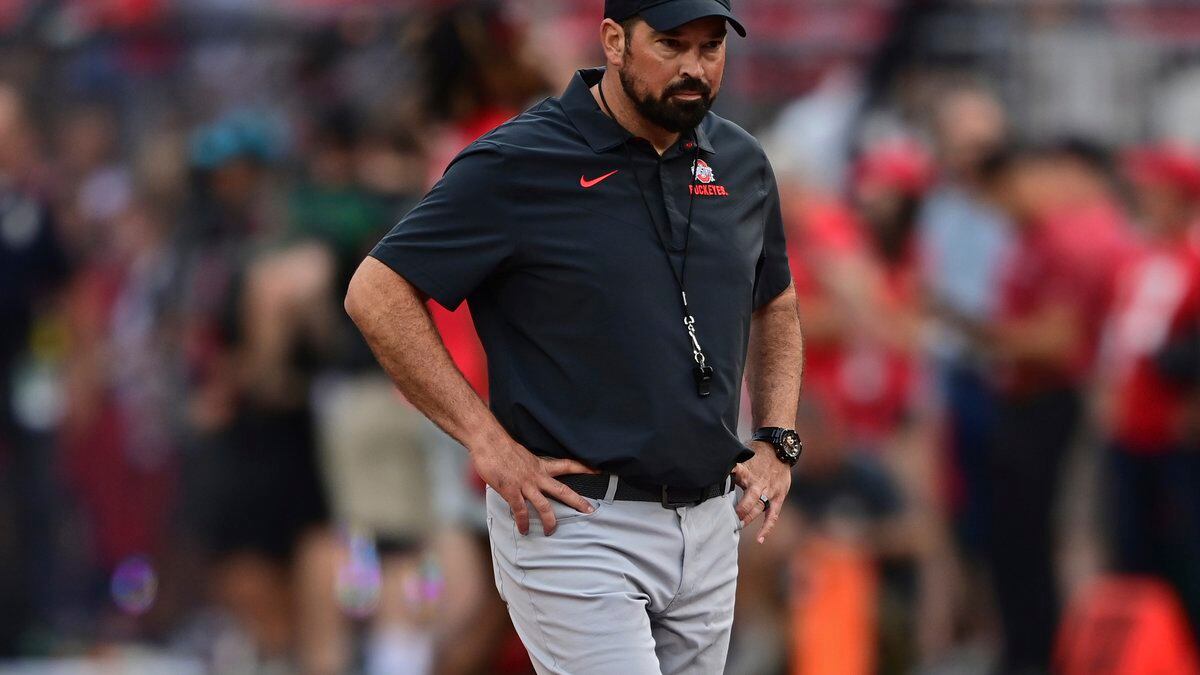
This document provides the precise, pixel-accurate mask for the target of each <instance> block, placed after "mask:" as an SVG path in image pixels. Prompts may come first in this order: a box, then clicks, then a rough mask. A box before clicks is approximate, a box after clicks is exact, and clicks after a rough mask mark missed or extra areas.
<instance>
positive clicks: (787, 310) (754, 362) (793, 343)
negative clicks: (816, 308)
mask: <svg viewBox="0 0 1200 675" xmlns="http://www.w3.org/2000/svg"><path fill="white" fill-rule="evenodd" d="M803 364H804V344H803V341H802V339H801V337H800V315H799V312H798V311H797V308H796V291H795V287H794V286H789V287H788V289H787V290H786V291H784V292H783V293H780V294H779V295H778V296H777V297H776V298H775V299H774V300H772V301H771V302H769V303H767V304H766V305H764V306H763V307H760V308H759V309H758V310H757V311H756V312H754V316H753V317H752V318H751V320H750V348H749V354H748V356H747V360H746V380H747V384H748V387H749V390H750V410H751V417H752V419H753V424H754V427H755V428H759V427H784V428H789V429H790V428H791V427H792V426H794V425H795V423H796V408H797V406H798V405H799V401H800V377H801V372H802V371H803Z"/></svg>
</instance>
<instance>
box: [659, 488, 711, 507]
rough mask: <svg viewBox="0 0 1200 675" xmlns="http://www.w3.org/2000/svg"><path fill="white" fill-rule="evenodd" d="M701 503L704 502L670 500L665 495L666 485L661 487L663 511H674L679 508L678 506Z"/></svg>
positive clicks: (696, 500)
mask: <svg viewBox="0 0 1200 675" xmlns="http://www.w3.org/2000/svg"><path fill="white" fill-rule="evenodd" d="M702 501H704V500H703V499H686V500H682V501H680V500H677V499H676V500H672V499H671V497H670V496H669V495H668V494H667V486H666V485H664V486H662V506H663V508H664V509H675V508H679V507H680V506H695V505H697V504H699V503H700V502H702Z"/></svg>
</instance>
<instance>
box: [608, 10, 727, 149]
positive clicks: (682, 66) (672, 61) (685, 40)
mask: <svg viewBox="0 0 1200 675" xmlns="http://www.w3.org/2000/svg"><path fill="white" fill-rule="evenodd" d="M725 33H726V26H725V19H723V18H721V17H717V16H710V17H704V18H701V19H696V20H695V21H691V22H689V23H686V24H684V25H682V26H680V27H678V28H675V29H674V30H670V31H667V32H665V33H660V32H658V31H656V30H654V29H653V28H651V27H650V25H649V24H647V23H646V22H645V21H641V20H637V21H636V22H635V23H634V24H633V26H632V28H631V30H629V31H627V32H626V35H625V60H624V62H623V63H622V64H621V68H620V71H619V75H620V76H621V86H622V88H624V90H625V94H626V95H627V96H629V98H630V99H631V100H632V101H633V103H634V106H635V107H636V108H637V111H638V112H639V113H640V114H641V115H642V117H645V118H646V119H647V120H649V121H650V122H651V123H652V124H654V125H656V126H658V127H661V128H663V129H666V130H667V131H670V132H672V133H682V132H684V131H688V130H690V129H693V128H695V126H696V125H697V124H699V123H700V120H702V119H704V115H705V114H706V113H707V112H708V109H709V108H711V107H712V104H713V101H714V100H715V99H716V97H717V92H718V91H720V90H721V78H722V77H723V76H724V74H725Z"/></svg>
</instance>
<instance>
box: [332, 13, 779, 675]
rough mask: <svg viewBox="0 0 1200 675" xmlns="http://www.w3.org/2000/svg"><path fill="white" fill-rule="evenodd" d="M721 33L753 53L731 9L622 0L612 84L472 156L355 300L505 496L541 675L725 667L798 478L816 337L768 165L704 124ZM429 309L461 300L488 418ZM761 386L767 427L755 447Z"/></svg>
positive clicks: (376, 260) (353, 294)
mask: <svg viewBox="0 0 1200 675" xmlns="http://www.w3.org/2000/svg"><path fill="white" fill-rule="evenodd" d="M726 22H728V23H729V24H730V25H732V26H733V27H734V29H735V30H736V31H737V32H738V33H739V34H744V31H743V29H742V27H741V24H739V23H738V22H737V20H736V19H735V18H734V17H733V16H732V14H731V12H730V8H729V6H728V3H727V2H724V1H723V0H667V1H666V2H663V1H661V0H660V1H658V2H638V1H634V0H625V1H617V0H609V1H608V2H607V3H606V5H605V19H604V21H603V23H602V24H601V30H600V37H601V41H602V45H603V47H604V53H605V57H606V60H607V66H608V67H607V68H605V69H595V70H583V71H580V72H579V73H577V74H576V76H575V77H574V79H573V80H572V82H571V84H570V86H569V87H568V88H567V90H566V92H565V93H564V94H563V96H562V97H561V98H559V99H548V100H546V101H543V102H542V103H540V104H538V105H537V106H535V107H533V108H532V109H530V110H529V111H527V112H526V113H524V114H522V115H519V116H517V117H516V118H514V119H513V120H511V121H509V122H508V123H506V124H504V125H502V126H501V127H499V128H498V129H497V130H495V131H493V132H491V133H489V134H487V135H485V136H484V137H482V138H481V139H480V140H479V141H477V142H475V143H474V144H472V145H471V146H470V147H468V148H467V149H466V150H465V151H463V153H462V154H460V155H459V157H458V158H457V159H456V160H455V161H454V162H453V163H452V164H451V166H450V168H448V169H447V171H446V174H445V176H444V177H443V178H442V180H441V182H439V183H438V185H436V186H435V187H434V188H433V190H432V191H431V192H430V193H429V195H427V196H426V198H425V199H424V200H423V201H422V203H421V204H420V205H419V206H417V208H416V209H414V210H413V211H412V212H411V213H410V214H409V215H408V216H406V217H405V218H404V220H402V221H401V222H400V223H399V224H398V225H397V226H396V227H395V229H393V230H392V232H391V233H389V234H388V235H387V236H386V237H385V238H384V239H383V241H382V242H380V244H379V246H377V247H376V248H375V250H374V251H373V252H372V254H371V257H370V258H368V259H367V260H366V261H364V262H363V264H362V266H361V267H360V268H359V270H358V272H357V273H356V274H355V277H354V279H353V280H352V281H351V283H350V289H349V292H348V293H347V296H346V308H347V311H348V312H349V313H350V315H351V317H352V318H353V319H354V320H355V322H356V323H357V324H358V326H359V328H360V329H361V330H362V332H363V334H364V335H365V336H366V338H367V341H368V343H369V344H370V345H371V346H372V348H373V349H374V351H375V354H376V356H377V357H378V358H379V360H380V362H381V363H382V364H383V366H384V368H385V369H386V370H387V371H388V373H389V375H391V377H392V378H393V379H394V380H395V382H396V383H397V385H398V386H399V387H400V389H401V390H402V391H403V392H404V394H405V395H406V396H407V397H408V398H409V400H410V401H412V403H413V404H414V405H416V406H417V408H419V409H420V410H421V411H422V412H424V413H425V414H426V415H428V416H429V418H430V419H431V420H433V421H434V422H435V423H437V424H438V425H439V426H441V427H442V428H443V429H444V430H445V431H446V432H447V433H449V434H450V435H451V436H453V437H454V438H456V439H457V440H458V441H459V442H461V443H462V444H463V445H464V446H466V447H467V449H468V451H469V452H470V455H471V460H472V462H473V464H474V466H475V469H476V470H477V471H478V473H479V475H480V476H481V477H482V478H483V479H484V481H485V482H486V483H487V484H488V486H489V489H488V491H487V503H488V523H489V528H490V537H491V542H492V550H493V557H494V568H495V576H496V582H497V587H498V589H499V591H500V594H501V596H502V597H503V598H504V600H505V601H506V602H507V603H508V607H509V613H510V614H511V615H512V618H513V622H514V624H515V625H516V627H517V630H518V632H519V633H520V635H521V637H522V639H523V641H524V642H525V645H526V647H527V648H528V650H529V652H530V655H531V657H532V659H533V661H534V663H535V665H536V667H537V669H538V671H539V672H541V673H575V674H577V673H614V672H620V673H682V672H688V673H719V672H721V670H722V668H723V664H724V661H725V654H726V650H727V646H728V641H729V630H730V625H731V623H732V619H733V596H734V588H735V585H736V580H737V541H738V531H739V530H740V529H741V527H743V526H744V525H745V524H747V523H749V522H751V521H752V520H754V519H755V518H756V517H757V516H758V515H759V514H761V513H764V512H765V513H766V517H765V522H764V524H763V526H762V529H760V530H759V533H758V540H759V541H760V542H761V541H763V540H764V539H765V537H766V536H767V535H768V534H769V533H770V532H771V529H772V528H773V527H774V525H775V523H776V521H777V519H778V517H779V510H780V507H781V506H782V503H783V500H784V498H785V497H786V495H787V492H788V488H789V486H790V484H791V466H792V465H794V462H795V460H796V458H797V456H798V454H799V441H798V438H797V437H796V435H795V432H794V431H792V430H791V429H790V427H791V426H792V424H793V421H794V420H795V415H796V406H797V399H798V395H799V387H800V370H801V341H800V330H799V320H798V316H797V311H796V306H795V296H794V292H793V290H792V288H791V277H790V274H789V271H788V264H787V255H786V253H785V241H784V236H783V224H782V219H781V217H780V212H779V200H778V192H777V190H776V186H775V180H774V176H773V173H772V172H771V169H770V166H769V164H768V162H767V160H766V158H765V156H764V155H763V152H762V150H761V148H760V147H759V146H758V144H757V143H756V142H755V141H754V139H753V138H752V137H750V136H749V135H748V134H747V133H746V132H745V131H743V130H742V129H740V128H739V127H737V126H736V125H734V124H732V123H730V122H728V121H726V120H723V119H721V118H719V117H717V116H716V115H713V114H712V113H710V112H708V110H709V107H710V106H711V104H712V101H713V98H714V97H715V96H716V94H717V92H718V91H719V89H720V86H721V79H722V74H723V70H724V63H725V33H726ZM427 297H429V298H432V299H434V300H436V301H437V302H438V303H439V304H441V305H444V306H446V307H449V308H453V307H455V306H456V305H458V304H459V303H460V302H461V301H462V300H463V299H469V300H470V305H471V311H472V315H473V317H474V321H475V324H476V328H477V329H478V331H479V335H480V338H481V340H482V342H483V345H484V348H485V349H486V351H487V355H488V366H489V371H490V372H489V381H490V394H491V411H489V410H488V409H487V407H486V406H485V405H484V404H483V403H482V402H481V401H480V399H479V397H478V396H477V395H476V394H475V393H474V392H473V390H472V389H471V388H470V386H469V385H468V384H467V382H466V381H465V380H464V379H463V378H462V376H461V375H459V373H458V372H457V371H455V370H454V367H453V365H452V364H451V361H450V359H449V357H448V356H447V355H446V352H445V350H444V349H443V347H442V345H441V343H440V342H439V340H438V336H437V333H436V332H435V330H434V328H433V326H432V325H431V323H430V321H429V318H428V313H427V312H426V310H425V308H424V306H423V304H422V303H423V301H424V300H425V299H426V298H427ZM744 370H746V371H748V378H747V379H748V382H749V388H750V397H751V404H752V407H753V417H754V422H755V425H756V426H758V427H764V428H767V430H766V431H761V433H756V434H755V436H756V438H760V439H763V440H758V441H753V442H751V444H750V445H749V447H747V446H746V445H744V444H743V442H742V441H741V440H740V439H738V437H737V436H736V431H735V430H736V428H737V417H738V405H739V397H740V396H739V392H740V389H741V382H742V376H743V371H744ZM731 478H732V480H731ZM731 483H732V484H736V485H737V486H740V487H742V488H743V489H744V491H745V493H744V496H743V497H742V498H741V499H740V500H738V501H736V502H735V501H734V495H733V494H731V493H730V492H729V491H730V489H731ZM531 509H532V511H533V512H534V513H533V514H532V515H533V516H535V517H532V518H531V512H530V511H531Z"/></svg>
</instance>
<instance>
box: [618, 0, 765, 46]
mask: <svg viewBox="0 0 1200 675" xmlns="http://www.w3.org/2000/svg"><path fill="white" fill-rule="evenodd" d="M638 14H639V15H641V17H642V18H643V19H645V20H646V23H648V24H650V27H651V28H653V29H654V30H656V31H659V32H665V31H669V30H674V29H676V28H679V27H680V26H682V25H683V24H685V23H688V22H689V21H695V20H696V19H702V18H704V17H706V16H721V17H725V20H726V21H728V22H729V25H730V26H733V30H734V31H735V32H737V34H738V35H740V36H742V37H746V29H745V28H744V27H743V26H742V24H741V22H739V21H738V20H737V17H735V16H734V15H733V13H732V12H730V11H729V9H727V8H726V7H725V5H722V4H721V3H719V2H717V0H673V1H672V2H664V3H662V4H660V5H656V6H654V7H647V8H645V9H643V10H641V11H640V12H638Z"/></svg>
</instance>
